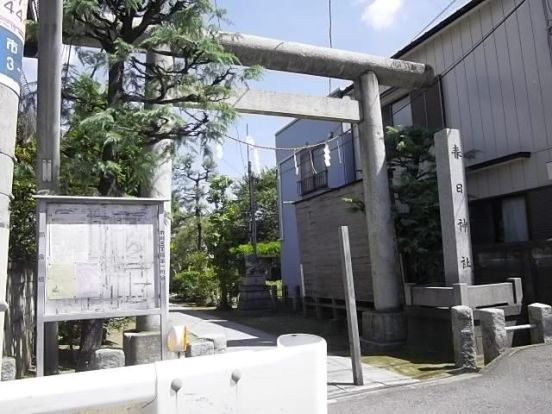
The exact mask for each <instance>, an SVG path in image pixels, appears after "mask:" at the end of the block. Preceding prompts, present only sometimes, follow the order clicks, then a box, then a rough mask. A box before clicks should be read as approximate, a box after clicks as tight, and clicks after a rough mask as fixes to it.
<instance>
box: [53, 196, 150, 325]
mask: <svg viewBox="0 0 552 414" xmlns="http://www.w3.org/2000/svg"><path fill="white" fill-rule="evenodd" d="M158 222H159V213H158V207H157V205H154V204H153V205H132V204H121V205H117V204H77V203H75V204H71V203H48V204H47V210H46V234H45V242H46V250H45V252H46V254H45V258H44V259H45V273H46V274H45V278H44V283H45V311H46V314H47V315H48V314H50V315H52V314H67V313H88V312H108V311H110V310H118V311H122V310H131V309H132V310H140V309H152V308H156V307H159V306H160V305H159V292H158V283H157V279H156V277H157V270H156V269H157V248H158V245H157V243H158V241H159V235H158Z"/></svg>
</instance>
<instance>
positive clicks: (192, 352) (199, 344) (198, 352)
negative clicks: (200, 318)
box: [186, 339, 215, 358]
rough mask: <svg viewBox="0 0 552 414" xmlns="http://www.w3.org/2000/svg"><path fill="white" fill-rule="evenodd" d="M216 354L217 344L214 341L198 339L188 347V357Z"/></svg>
mask: <svg viewBox="0 0 552 414" xmlns="http://www.w3.org/2000/svg"><path fill="white" fill-rule="evenodd" d="M214 354H215V344H214V342H213V341H209V340H206V339H198V340H197V341H194V342H192V343H190V344H188V348H187V349H186V358H193V357H198V356H205V355H214Z"/></svg>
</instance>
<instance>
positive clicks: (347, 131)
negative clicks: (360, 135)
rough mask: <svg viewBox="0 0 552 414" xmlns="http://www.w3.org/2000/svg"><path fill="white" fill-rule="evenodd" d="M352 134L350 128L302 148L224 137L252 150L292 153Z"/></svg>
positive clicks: (229, 136) (226, 135)
mask: <svg viewBox="0 0 552 414" xmlns="http://www.w3.org/2000/svg"><path fill="white" fill-rule="evenodd" d="M350 132H351V128H349V129H348V130H346V131H344V132H342V133H341V134H339V135H337V136H333V137H331V138H329V139H327V140H324V141H320V142H317V143H316V144H307V145H302V146H300V147H271V146H267V145H259V144H251V143H249V142H247V141H243V140H241V139H239V138H236V137H233V136H232V135H228V134H224V137H225V138H228V139H230V140H232V141H235V142H238V143H240V144H244V145H247V146H248V147H251V148H257V149H261V150H266V151H290V152H299V151H302V150H305V149H311V148H316V147H319V146H320V145H324V144H328V143H330V142H333V141H335V140H337V139H339V138H341V137H343V136H345V135H347V134H348V133H350Z"/></svg>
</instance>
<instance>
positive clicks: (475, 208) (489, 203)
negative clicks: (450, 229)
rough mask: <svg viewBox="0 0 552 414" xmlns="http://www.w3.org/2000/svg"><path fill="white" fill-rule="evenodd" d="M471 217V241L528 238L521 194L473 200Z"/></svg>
mask: <svg viewBox="0 0 552 414" xmlns="http://www.w3.org/2000/svg"><path fill="white" fill-rule="evenodd" d="M470 219H471V229H472V241H473V243H474V244H493V243H512V242H524V241H528V240H529V227H528V223H527V207H526V202H525V196H524V195H521V196H514V197H504V198H498V199H492V200H482V201H477V202H473V203H471V205H470Z"/></svg>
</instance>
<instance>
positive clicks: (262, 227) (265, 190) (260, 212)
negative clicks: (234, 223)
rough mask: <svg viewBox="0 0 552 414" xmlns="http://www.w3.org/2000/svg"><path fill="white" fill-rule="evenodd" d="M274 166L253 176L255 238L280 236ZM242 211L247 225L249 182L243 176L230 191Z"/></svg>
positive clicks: (275, 238)
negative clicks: (255, 205)
mask: <svg viewBox="0 0 552 414" xmlns="http://www.w3.org/2000/svg"><path fill="white" fill-rule="evenodd" d="M277 180H278V179H277V172H276V168H270V169H265V170H263V171H261V173H260V174H259V176H258V177H254V186H255V200H256V204H257V214H256V220H257V240H259V241H266V242H268V241H274V240H278V239H279V238H280V227H279V222H278V190H277ZM232 192H233V193H234V195H235V197H236V199H237V200H238V208H239V209H240V211H241V212H242V213H243V215H242V220H243V223H244V224H243V225H244V226H249V224H248V223H249V217H250V216H249V182H248V178H247V177H244V178H242V179H241V180H240V181H239V182H237V183H236V184H235V185H234V188H233V191H232Z"/></svg>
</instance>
